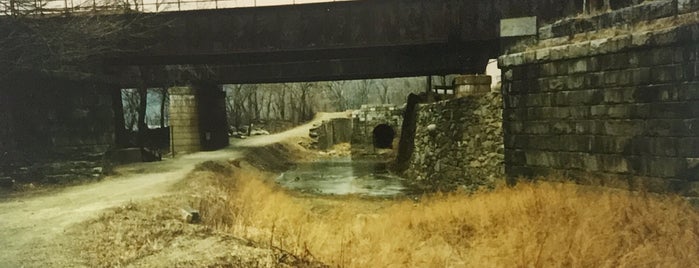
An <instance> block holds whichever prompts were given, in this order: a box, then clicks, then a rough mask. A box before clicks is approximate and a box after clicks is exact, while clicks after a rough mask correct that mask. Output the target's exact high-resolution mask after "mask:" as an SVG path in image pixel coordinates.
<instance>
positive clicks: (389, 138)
mask: <svg viewBox="0 0 699 268" xmlns="http://www.w3.org/2000/svg"><path fill="white" fill-rule="evenodd" d="M372 133H373V140H374V148H380V149H391V148H393V139H394V138H395V137H396V131H395V130H393V128H392V127H391V126H389V125H387V124H380V125H378V126H376V127H375V128H374V131H373V132H372Z"/></svg>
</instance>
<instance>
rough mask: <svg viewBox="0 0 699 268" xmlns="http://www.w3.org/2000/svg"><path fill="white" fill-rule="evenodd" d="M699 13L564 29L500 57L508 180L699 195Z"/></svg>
mask: <svg viewBox="0 0 699 268" xmlns="http://www.w3.org/2000/svg"><path fill="white" fill-rule="evenodd" d="M697 3H698V2H697V1H693V0H692V1H686V0H685V1H651V2H647V3H645V4H642V5H639V6H634V7H629V8H624V9H621V10H617V11H614V12H611V13H606V14H601V15H598V16H595V17H582V18H576V19H569V20H563V21H560V22H558V23H556V24H553V25H549V26H544V27H542V28H540V29H539V37H540V38H541V40H539V41H538V43H536V44H535V45H534V46H533V47H528V48H523V49H522V48H514V50H515V52H512V53H511V54H509V55H505V56H502V57H501V58H500V59H499V65H500V68H501V69H502V70H503V92H504V94H505V98H504V100H505V110H504V120H505V122H504V130H505V162H506V167H507V168H506V169H507V175H508V177H509V178H511V179H514V178H516V177H519V176H526V177H536V176H548V177H549V178H570V179H572V180H575V181H577V182H580V183H591V184H600V185H607V186H614V187H623V188H631V189H638V188H646V189H649V190H652V191H657V192H668V191H669V192H678V193H680V194H684V195H699V191H697V189H699V182H697V181H699V119H698V118H699V81H697V78H699V61H698V60H697V59H698V58H699V19H697V18H699V14H697V12H696V10H697V9H698V8H699V5H698V4H697ZM610 27H612V28H610ZM517 49H519V51H517Z"/></svg>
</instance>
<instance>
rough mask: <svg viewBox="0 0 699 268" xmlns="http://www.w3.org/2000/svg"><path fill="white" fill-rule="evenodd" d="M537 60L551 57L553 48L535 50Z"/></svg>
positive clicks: (545, 59)
mask: <svg viewBox="0 0 699 268" xmlns="http://www.w3.org/2000/svg"><path fill="white" fill-rule="evenodd" d="M535 54H536V60H537V61H547V60H550V59H551V49H550V48H542V49H537V50H536V51H535Z"/></svg>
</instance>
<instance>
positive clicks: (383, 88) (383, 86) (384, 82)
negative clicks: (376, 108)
mask: <svg viewBox="0 0 699 268" xmlns="http://www.w3.org/2000/svg"><path fill="white" fill-rule="evenodd" d="M389 83H390V80H388V79H381V80H379V81H377V83H376V87H375V88H376V93H377V94H378V95H379V101H380V102H381V104H387V103H391V95H389V92H390V91H389V88H390V85H389Z"/></svg>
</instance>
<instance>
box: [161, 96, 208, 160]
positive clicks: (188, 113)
mask: <svg viewBox="0 0 699 268" xmlns="http://www.w3.org/2000/svg"><path fill="white" fill-rule="evenodd" d="M168 91H169V93H170V128H171V129H172V136H171V137H172V141H171V146H172V148H170V149H171V150H172V151H173V154H183V153H191V152H197V151H200V150H201V138H200V134H199V113H198V102H197V97H196V91H195V89H193V88H191V87H173V88H170V89H169V90H168Z"/></svg>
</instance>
